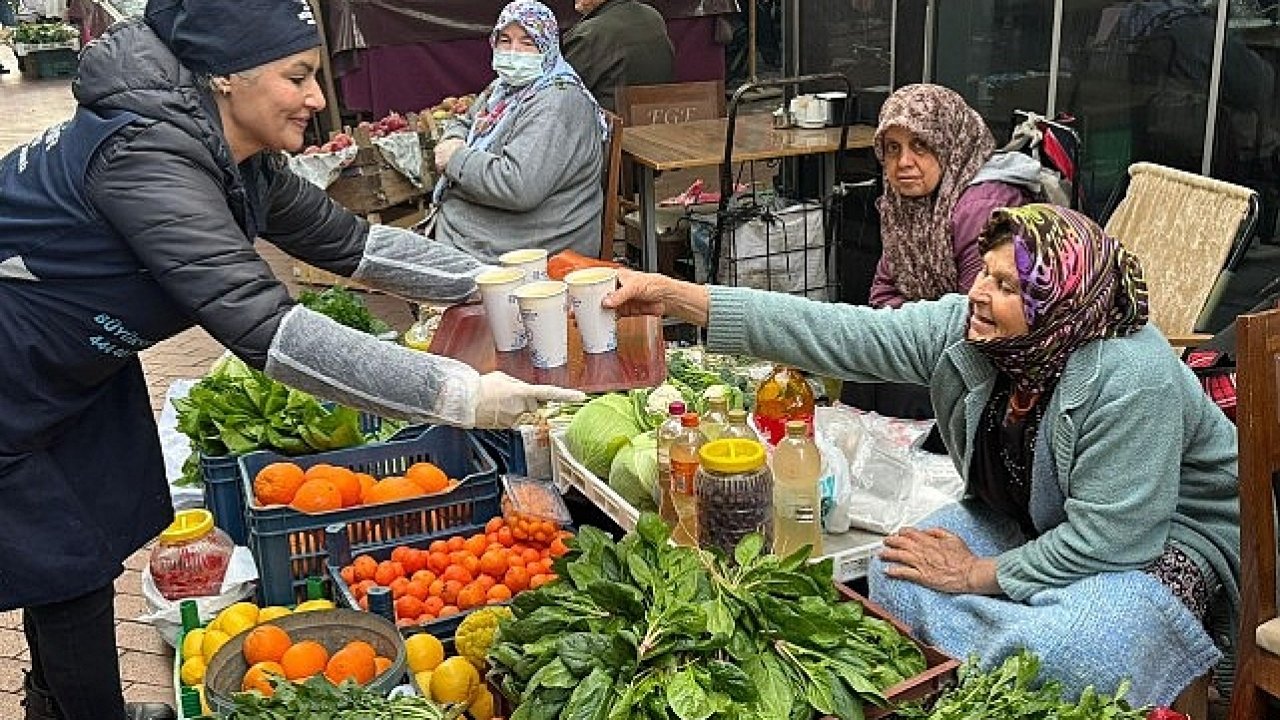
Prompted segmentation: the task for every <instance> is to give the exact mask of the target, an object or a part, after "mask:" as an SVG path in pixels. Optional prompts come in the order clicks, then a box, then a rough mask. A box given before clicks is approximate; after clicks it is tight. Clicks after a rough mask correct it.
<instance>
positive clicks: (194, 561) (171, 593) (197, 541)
mask: <svg viewBox="0 0 1280 720" xmlns="http://www.w3.org/2000/svg"><path fill="white" fill-rule="evenodd" d="M234 549H235V543H233V542H232V541H231V537H230V536H229V535H227V534H226V533H225V532H223V531H222V530H221V529H219V528H218V527H215V526H214V524H213V514H212V513H210V512H209V511H208V510H203V509H195V510H180V511H178V513H177V515H176V516H175V517H174V519H173V524H172V525H170V526H169V527H167V528H165V529H164V532H162V533H160V541H159V542H158V543H157V544H156V546H155V548H154V549H152V551H151V562H150V571H151V579H152V580H154V581H155V584H156V589H158V590H159V591H160V594H161V595H164V596H165V598H167V599H169V600H181V599H182V598H188V597H203V596H206V595H217V594H218V593H219V591H220V590H221V588H222V579H223V577H225V576H226V574H227V565H228V564H229V563H230V562H231V551H232V550H234Z"/></svg>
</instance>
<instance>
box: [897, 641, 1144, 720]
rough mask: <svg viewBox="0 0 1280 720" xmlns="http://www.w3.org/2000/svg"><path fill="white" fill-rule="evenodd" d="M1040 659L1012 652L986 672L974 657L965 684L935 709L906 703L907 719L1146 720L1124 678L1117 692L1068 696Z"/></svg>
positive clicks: (901, 713) (967, 667)
mask: <svg viewBox="0 0 1280 720" xmlns="http://www.w3.org/2000/svg"><path fill="white" fill-rule="evenodd" d="M1039 675H1040V660H1039V658H1037V657H1036V656H1035V655H1032V654H1031V653H1029V652H1027V651H1025V650H1024V651H1022V652H1020V653H1018V654H1017V655H1012V656H1010V657H1008V658H1006V659H1005V661H1004V662H1003V663H1001V664H1000V665H999V666H998V667H995V668H992V669H991V670H990V671H988V672H983V671H982V670H981V669H980V668H979V667H978V665H977V662H976V661H975V660H970V661H969V662H968V663H966V664H965V665H964V666H963V667H962V668H961V670H960V684H959V685H958V686H956V687H954V688H952V689H951V690H949V691H947V692H946V694H944V695H943V696H942V697H941V698H939V699H938V701H937V703H935V704H934V706H933V710H932V711H930V712H926V711H924V710H922V709H921V708H919V707H918V706H916V707H913V708H910V709H903V710H900V711H899V712H898V717H900V718H903V719H904V720H968V719H969V718H984V720H1145V718H1146V717H1147V712H1148V711H1147V709H1145V708H1144V709H1137V710H1135V709H1133V708H1130V707H1129V705H1128V703H1126V702H1125V701H1124V699H1123V698H1124V696H1125V694H1126V693H1127V692H1128V691H1129V686H1128V684H1127V683H1124V684H1121V686H1120V688H1119V689H1117V690H1116V694H1115V695H1114V696H1108V695H1099V694H1098V693H1097V692H1095V691H1094V689H1093V688H1092V687H1090V688H1086V689H1085V691H1084V692H1083V693H1082V694H1081V695H1080V697H1079V699H1077V700H1076V701H1075V702H1070V701H1067V700H1064V699H1063V694H1062V684H1061V683H1059V682H1058V681H1056V680H1051V681H1048V682H1045V683H1040V682H1038V681H1037V678H1038V677H1039Z"/></svg>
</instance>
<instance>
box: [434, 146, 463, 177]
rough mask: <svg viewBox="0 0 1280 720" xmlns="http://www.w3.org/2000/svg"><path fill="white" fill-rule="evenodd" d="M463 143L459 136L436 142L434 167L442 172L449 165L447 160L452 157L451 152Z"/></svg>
mask: <svg viewBox="0 0 1280 720" xmlns="http://www.w3.org/2000/svg"><path fill="white" fill-rule="evenodd" d="M465 144H466V143H465V142H463V141H462V140H460V139H459V138H448V139H446V140H441V141H440V142H438V143H436V152H435V155H436V169H437V170H439V171H440V172H441V173H443V172H444V169H445V168H446V167H448V166H449V160H450V159H451V158H453V154H454V153H456V152H458V149H459V148H461V147H462V146H463V145H465Z"/></svg>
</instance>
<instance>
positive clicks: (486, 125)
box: [467, 0, 609, 149]
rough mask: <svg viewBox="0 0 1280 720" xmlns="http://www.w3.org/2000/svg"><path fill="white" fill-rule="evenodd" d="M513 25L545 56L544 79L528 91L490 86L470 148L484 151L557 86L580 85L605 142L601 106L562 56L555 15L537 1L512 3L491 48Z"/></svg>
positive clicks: (496, 83)
mask: <svg viewBox="0 0 1280 720" xmlns="http://www.w3.org/2000/svg"><path fill="white" fill-rule="evenodd" d="M512 24H516V25H519V26H520V27H522V28H524V31H525V32H527V33H529V37H530V38H531V39H532V40H533V44H534V45H536V46H537V48H538V52H540V53H542V77H540V78H538V79H537V80H534V81H533V82H531V83H529V84H528V85H525V86H524V87H512V86H510V85H507V84H506V83H504V82H502V80H501V79H499V80H494V81H493V83H492V84H491V85H490V86H489V93H488V97H487V102H486V103H485V107H484V108H483V109H482V110H481V111H480V113H479V114H477V115H476V121H475V123H474V124H473V125H472V126H471V132H470V133H469V134H468V135H467V145H469V146H471V147H475V148H480V149H484V148H485V147H487V146H488V144H489V140H490V139H491V138H492V137H493V136H494V135H495V134H496V133H497V130H498V128H500V127H502V126H503V125H504V124H505V123H507V122H508V121H509V120H510V118H513V117H515V116H516V115H517V114H518V111H519V109H520V106H521V105H522V104H523V103H524V101H526V100H528V99H529V98H530V97H533V95H534V94H536V93H538V92H540V91H542V90H544V89H546V88H548V87H550V86H552V85H553V84H570V85H576V86H578V88H579V89H581V90H582V92H583V93H584V94H586V96H587V97H589V98H591V103H592V104H593V105H595V108H596V119H597V121H598V122H599V123H600V131H601V138H604V136H605V133H606V132H607V131H608V128H609V125H608V123H607V122H605V117H604V113H603V112H602V111H601V110H600V105H599V104H598V103H596V100H595V98H594V97H593V96H592V95H591V92H590V91H589V90H587V88H586V86H585V85H583V84H582V79H581V78H580V77H578V73H577V72H575V71H574V69H573V68H572V67H570V66H569V63H568V62H566V61H565V59H564V56H563V55H561V54H560V26H559V24H557V22H556V16H555V13H553V12H551V9H550V8H548V7H547V6H546V5H543V4H542V3H540V2H537V0H515V1H514V2H511V3H508V4H507V6H506V7H504V8H502V12H501V13H499V14H498V22H497V23H496V24H495V25H494V26H493V32H491V33H489V47H490V48H495V49H496V48H497V46H498V35H499V34H500V33H501V32H502V31H503V29H505V28H506V27H508V26H510V25H512Z"/></svg>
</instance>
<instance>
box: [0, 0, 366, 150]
mask: <svg viewBox="0 0 1280 720" xmlns="http://www.w3.org/2000/svg"><path fill="white" fill-rule="evenodd" d="M0 1H3V0H0ZM307 3H308V5H309V6H310V7H311V15H312V16H313V17H314V18H315V21H316V31H317V32H319V33H320V73H321V75H323V76H324V77H323V81H324V95H325V113H326V115H327V116H328V118H329V132H331V133H333V132H338V131H340V130H342V115H341V114H340V113H339V112H338V91H337V89H336V88H335V87H334V85H333V64H332V63H331V62H330V61H329V33H328V32H327V31H326V30H325V25H324V13H322V12H321V8H320V4H321V0H307ZM321 140H322V141H323V140H324V138H323V137H321Z"/></svg>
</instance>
